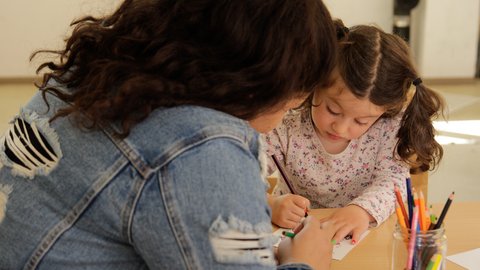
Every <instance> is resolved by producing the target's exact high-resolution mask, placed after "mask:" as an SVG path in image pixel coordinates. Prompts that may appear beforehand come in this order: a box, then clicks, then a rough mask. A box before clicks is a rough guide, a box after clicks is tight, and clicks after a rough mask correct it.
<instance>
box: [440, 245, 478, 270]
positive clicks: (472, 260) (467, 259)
mask: <svg viewBox="0 0 480 270" xmlns="http://www.w3.org/2000/svg"><path fill="white" fill-rule="evenodd" d="M447 259H448V260H450V261H451V262H454V263H456V264H458V265H460V266H462V267H465V268H467V269H470V270H475V269H478V267H479V265H480V248H477V249H472V250H470V251H465V252H462V253H457V254H454V255H450V256H447Z"/></svg>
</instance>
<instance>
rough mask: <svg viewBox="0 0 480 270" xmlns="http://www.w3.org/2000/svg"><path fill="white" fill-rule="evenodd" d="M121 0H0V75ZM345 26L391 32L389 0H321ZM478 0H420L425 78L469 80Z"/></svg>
mask: <svg viewBox="0 0 480 270" xmlns="http://www.w3.org/2000/svg"><path fill="white" fill-rule="evenodd" d="M120 2H121V0H42V1H38V0H14V1H13V0H0V7H1V8H0V34H1V36H0V39H1V42H0V79H2V78H18V77H33V76H34V75H35V67H36V66H37V65H38V63H40V62H41V60H45V59H43V58H39V59H37V60H35V61H34V62H32V63H30V62H29V57H30V55H31V53H32V52H33V51H35V50H38V49H45V48H48V49H58V48H61V46H62V44H63V39H64V38H65V37H66V36H67V34H68V31H69V27H68V24H69V23H71V22H72V21H73V20H74V19H75V18H78V17H80V16H82V15H85V14H89V13H93V14H94V15H101V14H104V13H108V12H109V11H111V10H113V9H114V8H115V7H116V6H117V5H118V4H119V3H120ZM324 2H325V4H326V5H327V7H328V8H329V9H330V12H331V13H332V16H333V17H337V18H341V19H342V20H343V21H344V23H345V24H346V25H347V26H351V25H354V24H376V25H378V26H380V27H381V28H383V29H384V30H385V31H387V32H391V30H392V21H393V0H361V1H353V0H324ZM479 3H480V0H461V1H451V0H420V4H419V6H418V7H417V8H415V10H414V13H413V17H412V19H413V21H412V50H413V51H414V54H415V56H416V61H417V63H418V66H419V71H420V73H421V74H422V75H423V77H424V78H425V77H427V78H472V77H473V76H474V73H475V64H476V59H477V44H478V27H479V15H480V7H479V6H480V4H479Z"/></svg>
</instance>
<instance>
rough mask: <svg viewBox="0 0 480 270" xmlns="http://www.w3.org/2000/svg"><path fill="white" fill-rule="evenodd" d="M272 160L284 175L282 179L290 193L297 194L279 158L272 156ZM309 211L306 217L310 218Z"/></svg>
mask: <svg viewBox="0 0 480 270" xmlns="http://www.w3.org/2000/svg"><path fill="white" fill-rule="evenodd" d="M272 159H273V162H275V165H276V166H277V168H278V171H279V172H280V174H281V175H282V178H283V180H284V181H285V183H286V184H287V187H288V189H289V191H290V193H291V194H295V192H294V191H293V186H292V184H291V183H290V180H289V178H288V177H287V172H286V171H285V169H284V168H283V166H282V164H280V162H279V161H278V159H277V157H276V156H275V155H272ZM307 212H308V210H307V209H306V208H305V217H307V216H308V213H307Z"/></svg>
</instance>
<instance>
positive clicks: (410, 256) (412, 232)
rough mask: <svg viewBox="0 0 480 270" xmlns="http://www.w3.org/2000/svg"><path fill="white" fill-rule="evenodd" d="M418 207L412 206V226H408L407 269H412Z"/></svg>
mask: <svg viewBox="0 0 480 270" xmlns="http://www.w3.org/2000/svg"><path fill="white" fill-rule="evenodd" d="M417 225H418V208H417V207H414V208H413V216H412V226H410V228H411V229H410V241H409V243H408V260H407V270H412V264H413V254H414V253H415V241H416V238H417Z"/></svg>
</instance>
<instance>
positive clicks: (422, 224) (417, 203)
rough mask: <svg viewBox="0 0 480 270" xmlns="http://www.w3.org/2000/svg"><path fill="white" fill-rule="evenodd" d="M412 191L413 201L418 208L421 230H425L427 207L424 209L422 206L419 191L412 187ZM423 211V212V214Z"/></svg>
mask: <svg viewBox="0 0 480 270" xmlns="http://www.w3.org/2000/svg"><path fill="white" fill-rule="evenodd" d="M412 193H413V201H414V203H415V207H416V208H418V226H419V227H420V230H422V231H424V230H425V229H424V228H425V220H424V217H425V208H424V209H423V210H422V207H420V199H419V198H418V194H417V191H416V190H415V189H414V188H412ZM422 213H423V214H422Z"/></svg>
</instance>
